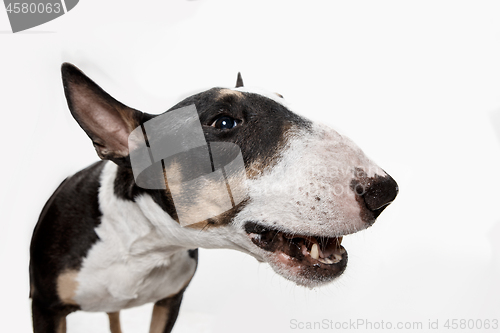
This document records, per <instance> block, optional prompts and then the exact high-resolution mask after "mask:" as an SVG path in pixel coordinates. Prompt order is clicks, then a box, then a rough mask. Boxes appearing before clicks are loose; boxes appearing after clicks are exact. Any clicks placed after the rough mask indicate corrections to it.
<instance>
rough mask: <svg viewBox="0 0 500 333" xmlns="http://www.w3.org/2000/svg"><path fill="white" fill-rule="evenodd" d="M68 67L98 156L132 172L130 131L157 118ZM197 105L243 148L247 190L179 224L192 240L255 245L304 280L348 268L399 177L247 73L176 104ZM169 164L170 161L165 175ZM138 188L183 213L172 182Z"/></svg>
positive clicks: (223, 138) (199, 206)
mask: <svg viewBox="0 0 500 333" xmlns="http://www.w3.org/2000/svg"><path fill="white" fill-rule="evenodd" d="M62 73H63V82H64V88H65V93H66V97H67V100H68V105H69V108H70V110H71V112H72V114H73V116H74V117H75V119H76V120H77V121H78V123H79V124H80V126H81V127H82V128H83V129H84V130H85V131H86V132H87V134H88V135H89V137H90V138H91V139H92V141H93V143H94V146H95V148H96V150H97V153H98V155H99V156H100V157H101V158H103V159H109V160H112V161H114V162H115V163H116V164H118V165H120V166H121V168H120V170H122V172H129V173H130V174H132V171H131V164H130V154H131V151H130V149H133V148H129V144H128V137H129V135H130V133H131V132H132V131H133V130H134V129H135V128H137V127H138V126H141V124H144V123H145V122H147V121H149V120H151V119H153V118H154V117H156V116H155V115H150V114H147V113H142V112H139V111H137V110H134V109H131V108H129V107H127V106H125V105H123V104H122V103H120V102H118V101H116V100H115V99H114V98H112V97H111V96H110V95H108V94H107V93H106V92H104V91H103V90H102V89H101V88H100V87H98V86H97V85H96V84H95V83H94V82H93V81H91V80H90V79H89V78H88V77H86V76H85V75H84V74H83V73H82V72H81V71H79V70H78V69H77V68H76V67H74V66H73V65H70V64H64V65H63V67H62ZM193 104H194V105H195V106H196V110H197V112H198V116H199V122H200V123H201V127H202V131H203V135H204V137H205V139H206V141H207V143H208V144H211V143H215V142H228V143H232V144H235V145H236V146H238V147H239V149H240V150H241V156H242V158H243V163H244V169H245V171H244V172H245V174H246V192H245V196H244V198H242V200H239V202H238V203H237V204H236V205H234V206H233V208H231V209H228V210H227V211H225V212H224V213H222V214H219V215H217V216H213V217H210V218H207V219H205V220H203V221H200V222H198V223H194V224H190V225H188V226H186V227H183V228H181V227H180V226H179V227H178V228H177V229H176V230H177V231H174V232H177V233H179V232H178V230H180V229H183V232H184V233H186V234H188V235H191V236H192V239H193V241H192V242H191V243H190V242H189V240H186V242H187V244H186V246H193V247H198V246H200V247H210V248H216V247H220V248H234V249H238V250H241V251H244V252H246V253H249V254H251V255H253V256H254V257H255V258H257V259H258V260H259V261H264V262H268V263H269V264H270V265H271V266H272V267H273V269H274V270H275V271H277V272H278V273H279V274H281V275H282V276H284V277H286V278H288V279H290V280H292V281H294V282H296V283H297V284H301V285H305V286H309V287H313V286H316V285H320V284H323V283H325V282H329V281H331V280H333V279H334V278H335V277H337V276H339V275H340V274H341V273H342V272H343V271H344V269H345V267H346V264H347V253H346V251H345V249H344V248H343V247H342V245H341V241H342V237H343V236H344V235H347V234H351V233H354V232H357V231H359V230H362V229H365V228H367V227H369V226H370V225H372V224H373V223H374V222H375V219H376V218H377V216H378V215H379V214H380V213H381V212H382V210H384V209H385V208H386V207H387V205H389V204H390V203H391V202H392V201H393V200H394V198H395V197H396V195H397V193H398V186H397V184H396V182H395V181H394V180H393V179H392V178H391V177H390V176H389V175H388V174H386V173H385V172H384V171H383V170H382V169H381V168H379V167H378V166H377V165H375V164H374V163H373V162H372V161H371V160H370V159H369V158H367V157H366V156H365V155H364V153H363V152H362V151H361V150H360V149H359V148H358V147H357V146H356V145H355V144H354V143H353V142H352V141H350V140H349V139H347V138H346V137H344V136H342V135H340V134H338V133H337V132H335V131H334V130H332V129H330V128H328V127H326V126H323V125H320V124H316V123H314V122H312V121H310V120H307V119H305V118H303V117H302V116H299V115H297V114H295V113H293V112H292V111H290V109H289V107H288V106H287V104H286V102H285V101H284V99H283V98H282V96H280V95H279V94H275V93H268V92H263V91H257V90H249V89H246V88H245V87H243V82H242V80H241V77H238V81H237V87H236V88H234V89H225V88H213V89H210V90H207V91H205V92H202V93H199V94H196V95H193V96H191V97H189V98H187V99H185V100H184V101H182V102H180V103H179V104H177V105H176V106H174V107H173V108H172V109H170V110H175V109H179V108H182V107H185V106H189V105H193ZM170 110H169V111H170ZM169 111H167V113H168V112H169ZM144 135H146V134H144ZM150 140H151V138H150ZM168 168H169V165H166V164H163V169H164V170H163V172H164V173H165V172H166V170H165V169H168ZM127 170H128V171H127ZM130 193H133V194H132V199H133V200H139V199H138V198H139V197H144V196H145V195H149V196H150V197H151V198H153V199H154V202H155V203H157V204H158V206H160V207H161V208H162V210H163V211H165V212H166V213H168V215H167V214H165V216H170V217H171V219H169V221H175V220H176V221H179V219H178V216H177V212H176V208H175V205H174V200H173V198H172V193H171V191H169V189H168V186H167V188H166V189H164V190H144V189H143V190H137V189H135V190H130ZM206 196H207V197H209V198H210V196H211V194H210V193H206ZM213 200H217V198H216V197H215V198H214V199H213ZM205 202H210V200H208V201H203V202H202V203H200V202H199V201H198V200H197V199H196V197H194V198H192V202H191V203H190V204H192V209H193V210H203V209H210V207H204V205H205ZM165 223H168V221H166V222H165ZM179 237H180V236H179Z"/></svg>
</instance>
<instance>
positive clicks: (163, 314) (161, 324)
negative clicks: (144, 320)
mask: <svg viewBox="0 0 500 333" xmlns="http://www.w3.org/2000/svg"><path fill="white" fill-rule="evenodd" d="M168 312H169V309H168V308H166V307H164V306H160V305H157V304H155V305H154V307H153V316H152V317H151V326H150V327H149V333H163V329H164V328H165V324H166V323H167V319H168Z"/></svg>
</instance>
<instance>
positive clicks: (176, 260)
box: [74, 163, 196, 312]
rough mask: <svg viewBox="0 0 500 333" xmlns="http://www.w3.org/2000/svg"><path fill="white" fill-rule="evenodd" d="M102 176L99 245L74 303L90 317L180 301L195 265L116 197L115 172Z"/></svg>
mask: <svg viewBox="0 0 500 333" xmlns="http://www.w3.org/2000/svg"><path fill="white" fill-rule="evenodd" d="M115 170H116V168H115V167H114V166H113V164H112V163H107V165H106V166H105V168H104V170H103V173H102V175H101V188H100V191H99V205H100V209H101V212H102V214H103V215H102V217H101V223H100V225H99V227H98V228H96V229H95V232H96V233H97V235H98V237H99V241H98V242H97V243H96V244H94V245H93V247H92V248H91V249H90V251H89V252H88V254H87V256H86V258H85V259H84V260H83V263H82V267H81V269H80V271H79V272H78V275H77V278H76V279H77V282H78V283H77V285H78V287H77V289H76V291H75V296H74V300H75V302H76V303H77V304H78V305H80V307H81V309H82V310H86V311H105V312H113V311H118V310H120V309H123V308H128V307H133V306H138V305H142V304H145V303H150V302H155V301H157V300H160V299H162V298H165V297H168V296H172V295H175V294H176V293H178V292H179V291H180V290H182V289H183V288H184V287H185V286H186V285H187V284H188V283H189V281H190V279H191V277H192V276H193V274H194V272H195V270H196V260H195V259H194V258H192V257H191V256H190V255H189V253H188V251H187V250H179V249H176V248H173V247H170V246H169V245H168V244H166V242H165V239H164V237H163V235H162V234H161V233H158V230H157V229H156V228H155V227H154V226H153V225H152V224H151V223H150V222H149V221H148V219H147V218H146V217H145V216H144V214H143V212H142V211H141V209H140V208H139V207H138V206H137V205H136V204H135V203H134V202H131V201H125V200H121V199H119V198H117V197H116V196H115V195H114V193H113V186H112V185H113V181H114V171H115Z"/></svg>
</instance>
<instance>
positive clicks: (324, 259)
mask: <svg viewBox="0 0 500 333" xmlns="http://www.w3.org/2000/svg"><path fill="white" fill-rule="evenodd" d="M318 261H319V262H321V263H323V264H327V265H331V264H333V263H334V261H333V260H331V259H329V258H320V259H318Z"/></svg>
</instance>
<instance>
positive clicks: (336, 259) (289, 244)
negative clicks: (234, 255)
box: [244, 222, 347, 282]
mask: <svg viewBox="0 0 500 333" xmlns="http://www.w3.org/2000/svg"><path fill="white" fill-rule="evenodd" d="M244 228H245V231H246V233H247V234H248V235H249V237H250V239H251V240H252V242H253V243H254V244H255V245H256V246H258V247H259V248H261V249H263V250H265V251H268V252H272V254H273V255H274V256H275V260H276V261H278V262H279V264H280V266H283V265H284V266H285V267H287V268H288V269H289V270H290V271H292V272H293V273H294V274H297V275H299V276H300V278H302V279H304V278H305V279H306V280H313V281H316V282H327V281H330V280H333V279H334V278H335V277H337V276H339V275H340V274H342V272H343V271H344V270H345V267H346V265H347V252H346V250H345V249H344V247H343V246H342V245H341V242H342V237H323V236H318V235H316V236H315V235H299V234H292V233H287V232H283V231H279V230H277V229H273V228H270V227H267V226H263V225H262V224H259V223H256V222H246V223H245V227H244ZM294 280H296V279H294ZM296 282H297V281H296Z"/></svg>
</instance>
